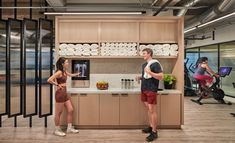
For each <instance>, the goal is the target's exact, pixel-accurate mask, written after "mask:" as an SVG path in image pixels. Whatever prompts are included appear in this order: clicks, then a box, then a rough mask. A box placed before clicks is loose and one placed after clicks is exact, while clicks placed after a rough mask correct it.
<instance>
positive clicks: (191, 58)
mask: <svg viewBox="0 0 235 143" xmlns="http://www.w3.org/2000/svg"><path fill="white" fill-rule="evenodd" d="M198 58H199V48H192V49H187V50H186V59H188V62H187V64H186V67H187V68H188V69H189V68H190V69H192V68H191V67H190V65H195V64H196V62H197V60H198ZM189 74H190V75H191V76H192V75H193V73H192V72H191V71H190V70H189Z"/></svg>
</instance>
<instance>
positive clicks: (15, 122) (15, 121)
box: [14, 116, 17, 127]
mask: <svg viewBox="0 0 235 143" xmlns="http://www.w3.org/2000/svg"><path fill="white" fill-rule="evenodd" d="M14 127H17V116H15V117H14Z"/></svg>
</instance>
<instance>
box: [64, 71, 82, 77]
mask: <svg viewBox="0 0 235 143" xmlns="http://www.w3.org/2000/svg"><path fill="white" fill-rule="evenodd" d="M65 73H66V74H67V75H68V76H70V77H76V76H79V75H80V72H79V73H69V72H67V71H66V72H65Z"/></svg>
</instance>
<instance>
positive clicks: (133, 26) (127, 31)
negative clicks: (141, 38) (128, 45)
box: [101, 22, 138, 42]
mask: <svg viewBox="0 0 235 143" xmlns="http://www.w3.org/2000/svg"><path fill="white" fill-rule="evenodd" d="M137 30H138V23H137V22H102V23H101V41H102V42H137V41H138V31H137Z"/></svg>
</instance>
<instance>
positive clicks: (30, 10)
mask: <svg viewBox="0 0 235 143" xmlns="http://www.w3.org/2000/svg"><path fill="white" fill-rule="evenodd" d="M29 6H30V7H32V6H33V0H29ZM32 13H33V10H32V8H30V9H29V19H32Z"/></svg>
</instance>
